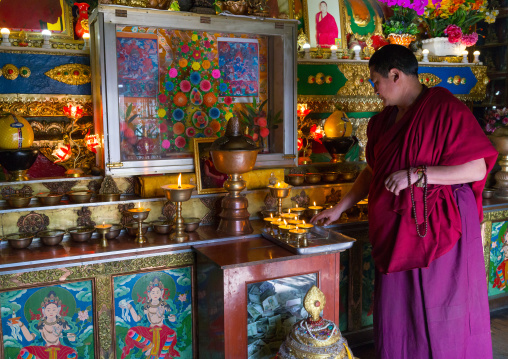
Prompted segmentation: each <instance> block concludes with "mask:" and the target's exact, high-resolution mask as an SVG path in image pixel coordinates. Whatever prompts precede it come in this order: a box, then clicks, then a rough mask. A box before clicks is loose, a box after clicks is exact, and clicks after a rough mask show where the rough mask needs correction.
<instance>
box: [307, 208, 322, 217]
mask: <svg viewBox="0 0 508 359" xmlns="http://www.w3.org/2000/svg"><path fill="white" fill-rule="evenodd" d="M322 210H323V207H321V206H310V207H308V208H307V213H308V214H309V217H310V218H312V217H314V216H315V215H317V214H319V213H321V211H322Z"/></svg>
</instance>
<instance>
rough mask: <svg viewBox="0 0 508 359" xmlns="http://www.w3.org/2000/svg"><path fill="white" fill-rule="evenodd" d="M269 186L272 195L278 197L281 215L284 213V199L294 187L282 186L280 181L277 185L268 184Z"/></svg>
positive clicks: (278, 209) (279, 213)
mask: <svg viewBox="0 0 508 359" xmlns="http://www.w3.org/2000/svg"><path fill="white" fill-rule="evenodd" d="M268 188H269V189H270V194H271V195H272V197H274V198H276V199H277V215H278V216H280V215H281V214H282V200H283V199H284V198H286V197H287V196H289V192H290V191H291V188H293V187H291V186H287V187H280V186H279V183H277V184H276V185H275V186H268Z"/></svg>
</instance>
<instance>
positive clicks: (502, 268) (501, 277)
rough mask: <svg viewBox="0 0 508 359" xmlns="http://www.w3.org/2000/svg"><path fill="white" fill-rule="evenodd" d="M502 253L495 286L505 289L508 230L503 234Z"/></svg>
mask: <svg viewBox="0 0 508 359" xmlns="http://www.w3.org/2000/svg"><path fill="white" fill-rule="evenodd" d="M501 253H502V255H503V260H502V261H501V263H500V264H499V265H498V266H497V269H496V279H495V280H494V287H498V288H499V289H500V290H504V289H505V288H506V280H507V278H508V230H507V231H506V233H505V234H504V236H503V246H502V247H501Z"/></svg>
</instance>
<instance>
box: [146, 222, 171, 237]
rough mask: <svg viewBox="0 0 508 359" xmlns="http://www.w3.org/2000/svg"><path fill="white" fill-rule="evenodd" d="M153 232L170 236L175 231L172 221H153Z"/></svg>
mask: <svg viewBox="0 0 508 359" xmlns="http://www.w3.org/2000/svg"><path fill="white" fill-rule="evenodd" d="M151 224H152V226H153V230H154V231H155V232H156V233H159V234H168V233H169V232H171V230H172V229H173V222H172V221H153V222H152V223H151Z"/></svg>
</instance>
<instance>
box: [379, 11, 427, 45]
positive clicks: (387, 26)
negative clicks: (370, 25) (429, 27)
mask: <svg viewBox="0 0 508 359" xmlns="http://www.w3.org/2000/svg"><path fill="white" fill-rule="evenodd" d="M392 9H393V16H391V17H390V19H389V20H387V21H386V22H385V23H384V24H383V32H384V33H385V35H386V36H387V38H388V40H389V41H390V43H391V44H398V45H403V46H406V47H407V46H409V44H410V43H411V42H412V41H414V40H415V39H416V37H415V35H416V34H418V32H419V31H418V25H417V23H416V20H417V18H418V14H417V13H416V11H415V10H413V9H410V8H407V7H404V6H399V5H395V6H393V7H392Z"/></svg>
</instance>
